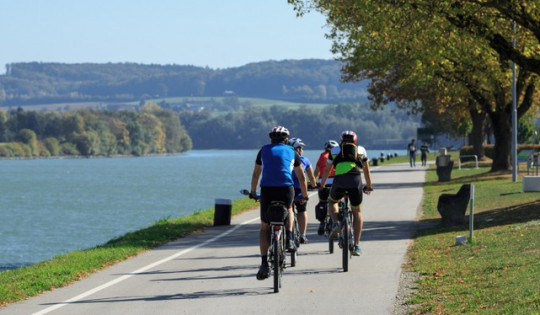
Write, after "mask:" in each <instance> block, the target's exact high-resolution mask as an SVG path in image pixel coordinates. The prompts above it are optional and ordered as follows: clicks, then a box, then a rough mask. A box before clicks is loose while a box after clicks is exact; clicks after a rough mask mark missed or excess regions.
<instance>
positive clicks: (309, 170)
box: [306, 167, 317, 188]
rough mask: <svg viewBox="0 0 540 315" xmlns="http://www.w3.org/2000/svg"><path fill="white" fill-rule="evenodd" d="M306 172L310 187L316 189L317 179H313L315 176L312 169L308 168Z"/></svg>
mask: <svg viewBox="0 0 540 315" xmlns="http://www.w3.org/2000/svg"><path fill="white" fill-rule="evenodd" d="M306 171H307V175H308V179H309V184H310V185H311V187H313V188H315V187H317V179H316V178H315V174H313V168H312V167H308V168H307V170H306Z"/></svg>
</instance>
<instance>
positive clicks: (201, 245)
mask: <svg viewBox="0 0 540 315" xmlns="http://www.w3.org/2000/svg"><path fill="white" fill-rule="evenodd" d="M256 220H259V217H256V218H254V219H251V220H247V221H244V222H242V223H240V224H239V225H237V226H235V227H233V228H231V229H229V230H227V231H225V232H223V233H221V234H219V235H217V236H214V237H213V238H211V239H209V240H206V241H204V242H202V243H201V244H199V245H195V246H193V247H190V248H187V249H184V250H181V251H179V252H177V253H175V254H174V255H171V256H169V257H166V258H164V259H162V260H159V261H156V262H154V263H152V264H149V265H147V266H144V267H142V268H140V269H137V270H135V271H133V272H130V273H129V274H128V275H124V276H121V277H118V278H116V279H114V280H111V281H109V282H107V283H105V284H102V285H100V286H98V287H95V288H93V289H91V290H88V291H86V292H84V293H81V294H79V295H77V296H75V297H73V298H71V299H69V300H66V301H63V302H60V303H58V304H54V305H52V306H50V307H47V308H46V309H44V310H41V311H39V312H36V313H34V314H35V315H42V314H47V313H49V312H52V311H54V310H56V309H59V308H61V307H63V306H66V305H68V304H70V303H73V302H75V301H78V300H80V299H82V298H85V297H87V296H89V295H92V294H94V293H96V292H99V291H101V290H103V289H106V288H108V287H111V286H113V285H115V284H117V283H120V282H122V281H124V280H126V279H129V278H131V277H133V276H134V275H137V274H139V273H143V272H145V271H146V270H148V269H151V268H154V267H156V266H159V265H161V264H163V263H166V262H168V261H170V260H173V259H175V258H177V257H179V256H182V255H184V254H187V253H189V252H191V251H193V250H195V249H197V248H199V247H203V246H206V245H208V244H210V243H212V242H214V241H216V240H218V239H220V238H222V237H224V236H226V235H229V234H231V233H232V232H234V231H236V230H237V229H239V228H240V227H241V226H242V225H245V224H249V223H251V222H253V221H256Z"/></svg>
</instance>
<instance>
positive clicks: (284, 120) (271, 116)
mask: <svg viewBox="0 0 540 315" xmlns="http://www.w3.org/2000/svg"><path fill="white" fill-rule="evenodd" d="M180 120H181V121H182V125H184V126H185V128H186V129H187V130H188V132H189V134H190V136H191V138H192V140H193V147H194V148H197V149H254V148H259V147H260V146H262V145H263V144H266V143H268V142H269V138H268V132H269V131H270V130H271V129H272V127H274V126H276V125H283V126H285V127H287V128H288V129H289V130H290V131H291V137H298V138H302V140H304V142H305V143H306V144H307V145H308V149H315V150H318V149H321V148H322V146H323V144H324V142H325V141H326V140H329V139H335V140H339V135H340V134H341V132H342V131H343V130H348V129H350V130H354V131H355V132H356V133H357V134H358V137H359V140H358V141H359V143H361V144H362V145H364V146H365V147H366V148H367V149H375V148H384V149H390V148H399V149H404V148H405V147H406V143H407V141H408V140H410V139H411V138H415V137H416V129H417V128H418V127H419V126H420V122H419V119H418V118H417V117H415V116H409V115H407V114H406V113H404V112H392V111H391V110H390V109H387V110H381V111H372V110H371V109H370V108H369V106H368V105H367V104H340V105H328V106H326V107H324V108H323V109H320V110H319V109H314V108H313V107H310V106H302V107H300V108H298V109H290V108H287V107H284V106H272V107H254V106H253V107H247V108H245V109H244V110H241V111H234V112H229V113H227V114H225V115H212V113H211V112H209V111H198V112H195V111H183V112H180Z"/></svg>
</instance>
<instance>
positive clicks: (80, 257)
mask: <svg viewBox="0 0 540 315" xmlns="http://www.w3.org/2000/svg"><path fill="white" fill-rule="evenodd" d="M257 206H258V204H257V203H256V202H254V201H253V200H250V199H248V198H245V199H240V200H237V201H235V202H233V205H232V214H233V215H236V214H239V213H242V212H244V211H246V210H249V209H253V208H255V207H257ZM213 220H214V209H213V208H212V209H208V210H204V211H199V212H195V213H194V214H192V215H189V216H186V217H181V218H176V219H163V220H160V221H158V222H156V223H155V224H154V225H152V226H150V227H148V228H146V229H142V230H139V231H136V232H132V233H127V234H125V235H124V236H122V237H119V238H116V239H113V240H111V241H109V242H107V243H106V244H103V245H100V246H97V247H94V248H89V249H85V250H79V251H74V252H71V253H68V254H65V255H61V256H57V257H54V258H52V259H50V260H46V261H42V262H39V263H36V264H33V265H31V266H27V267H22V268H19V269H14V270H8V271H4V272H1V273H0V306H6V305H7V304H9V303H13V302H17V301H20V300H23V299H27V298H30V297H32V296H36V295H38V294H40V293H43V292H45V291H49V290H52V289H54V288H58V287H63V286H66V285H68V284H70V283H72V282H74V281H77V280H80V279H83V278H85V277H87V276H88V275H90V274H91V273H93V272H96V271H99V270H101V269H103V268H105V267H108V266H110V265H113V264H115V263H118V262H120V261H122V260H126V259H128V258H130V257H133V256H135V255H137V254H140V253H142V252H144V251H147V250H149V249H152V248H155V247H158V246H160V245H163V244H165V243H167V242H170V241H173V240H175V239H178V238H181V237H184V236H186V235H189V234H192V233H195V232H199V231H202V230H204V229H205V228H206V227H208V226H211V225H213Z"/></svg>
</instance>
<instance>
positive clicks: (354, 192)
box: [328, 174, 363, 208]
mask: <svg viewBox="0 0 540 315" xmlns="http://www.w3.org/2000/svg"><path fill="white" fill-rule="evenodd" d="M346 191H347V192H348V194H349V202H350V204H351V207H354V208H356V207H359V206H360V204H362V197H363V196H362V179H361V177H360V175H358V174H343V175H339V176H336V177H335V178H334V183H333V184H332V188H330V196H329V198H328V200H329V201H331V202H334V203H336V202H338V201H340V200H341V198H343V196H345V192H346Z"/></svg>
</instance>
